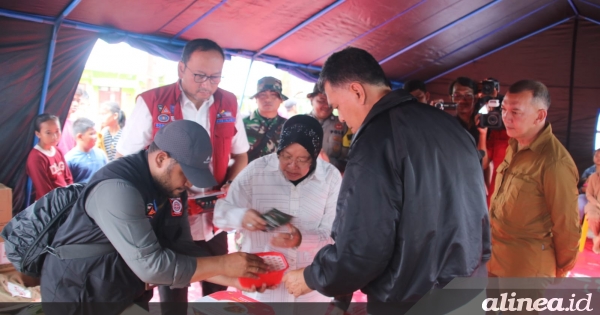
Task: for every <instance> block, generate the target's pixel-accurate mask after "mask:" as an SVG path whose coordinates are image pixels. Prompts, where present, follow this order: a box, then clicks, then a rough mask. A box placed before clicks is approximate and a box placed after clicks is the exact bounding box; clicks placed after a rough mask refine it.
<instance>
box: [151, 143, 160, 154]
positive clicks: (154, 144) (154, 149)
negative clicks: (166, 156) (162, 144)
mask: <svg viewBox="0 0 600 315" xmlns="http://www.w3.org/2000/svg"><path fill="white" fill-rule="evenodd" d="M156 151H160V148H159V147H158V145H156V143H154V141H152V143H150V145H149V146H148V153H154V152H156Z"/></svg>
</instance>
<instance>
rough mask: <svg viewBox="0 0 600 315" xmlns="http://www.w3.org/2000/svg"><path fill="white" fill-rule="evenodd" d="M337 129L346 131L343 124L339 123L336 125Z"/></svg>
mask: <svg viewBox="0 0 600 315" xmlns="http://www.w3.org/2000/svg"><path fill="white" fill-rule="evenodd" d="M335 129H337V130H342V129H344V125H342V123H337V124H335Z"/></svg>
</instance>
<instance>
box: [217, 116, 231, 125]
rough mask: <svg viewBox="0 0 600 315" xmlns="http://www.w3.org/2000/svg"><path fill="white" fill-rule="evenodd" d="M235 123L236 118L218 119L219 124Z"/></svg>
mask: <svg viewBox="0 0 600 315" xmlns="http://www.w3.org/2000/svg"><path fill="white" fill-rule="evenodd" d="M232 122H235V118H233V117H232V118H221V119H217V124H222V123H232Z"/></svg>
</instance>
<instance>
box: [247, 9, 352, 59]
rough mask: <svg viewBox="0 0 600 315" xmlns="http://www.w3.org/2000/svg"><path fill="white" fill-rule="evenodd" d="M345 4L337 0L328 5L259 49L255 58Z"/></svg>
mask: <svg viewBox="0 0 600 315" xmlns="http://www.w3.org/2000/svg"><path fill="white" fill-rule="evenodd" d="M344 2H346V0H337V1H335V2H334V3H332V4H330V5H328V6H327V7H326V8H324V9H323V10H321V11H319V12H317V13H316V14H315V15H313V16H311V17H309V18H308V19H307V20H306V21H304V22H302V23H300V24H298V25H297V26H296V27H294V28H292V29H291V30H289V31H287V32H285V34H283V35H281V36H279V37H277V39H275V40H274V41H272V42H270V43H268V44H267V45H266V46H264V47H263V48H261V49H259V50H258V51H257V52H256V54H255V55H256V56H259V55H262V54H263V53H264V52H265V51H267V50H269V49H270V48H271V47H273V46H275V45H277V44H278V43H279V42H281V41H282V40H284V39H286V38H288V37H289V36H291V35H292V34H294V33H296V32H297V31H299V30H301V29H302V28H303V27H305V26H306V25H308V24H310V23H312V22H313V21H314V20H316V19H318V18H320V17H321V16H323V15H325V14H326V13H327V12H329V11H331V10H333V9H335V8H336V7H337V6H339V5H340V4H342V3H344Z"/></svg>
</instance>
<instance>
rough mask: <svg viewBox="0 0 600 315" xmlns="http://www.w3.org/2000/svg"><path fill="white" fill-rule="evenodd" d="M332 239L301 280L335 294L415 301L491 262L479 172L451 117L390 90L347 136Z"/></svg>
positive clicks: (474, 156) (471, 142) (474, 153)
mask: <svg viewBox="0 0 600 315" xmlns="http://www.w3.org/2000/svg"><path fill="white" fill-rule="evenodd" d="M332 237H333V238H334V239H335V244H333V245H328V246H326V247H324V248H323V249H321V250H320V251H319V253H318V254H317V256H316V257H315V259H314V262H313V263H312V264H311V265H310V266H309V267H307V268H306V269H305V271H304V277H305V279H306V283H307V284H308V286H309V287H310V288H311V289H315V290H318V291H319V292H321V293H322V294H324V295H327V296H334V295H342V294H347V293H351V292H353V291H355V290H357V289H362V291H363V292H364V293H365V294H367V297H368V301H369V303H370V304H371V303H372V302H376V303H377V302H395V303H409V304H410V303H414V302H416V301H418V300H419V299H420V298H421V297H422V296H423V295H424V294H425V293H427V292H428V291H430V290H431V289H433V288H439V287H443V286H445V285H446V284H447V283H448V282H450V281H451V280H452V279H453V278H455V277H458V276H470V275H472V274H473V272H474V270H475V269H476V268H478V266H480V265H481V264H484V263H485V262H486V261H488V260H489V258H490V251H491V246H490V228H489V219H488V211H487V206H486V199H485V188H484V181H483V172H482V168H481V164H480V159H479V155H478V153H477V149H476V146H475V142H474V140H473V138H472V137H471V136H469V134H468V133H467V132H466V131H465V130H464V129H463V128H462V127H461V126H460V125H459V123H458V122H457V121H456V119H455V118H454V117H452V116H451V115H449V114H447V113H445V112H443V111H441V110H439V109H436V108H434V107H431V106H425V105H423V104H420V103H418V102H417V101H416V100H415V99H414V98H413V97H412V96H410V95H409V94H408V93H407V92H405V91H402V90H398V91H393V92H390V93H389V94H387V95H386V96H384V97H383V98H382V99H381V100H379V102H377V104H375V106H374V107H373V109H372V110H371V111H370V112H369V114H368V116H367V118H366V119H365V121H364V123H363V125H362V127H361V128H360V129H359V130H358V132H357V133H356V135H355V136H354V139H353V142H352V145H351V148H350V155H349V162H348V165H347V167H346V173H345V174H344V179H343V182H342V187H341V190H340V194H339V199H338V203H337V213H336V218H335V221H334V223H333V229H332Z"/></svg>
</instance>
